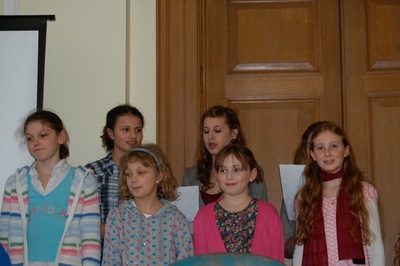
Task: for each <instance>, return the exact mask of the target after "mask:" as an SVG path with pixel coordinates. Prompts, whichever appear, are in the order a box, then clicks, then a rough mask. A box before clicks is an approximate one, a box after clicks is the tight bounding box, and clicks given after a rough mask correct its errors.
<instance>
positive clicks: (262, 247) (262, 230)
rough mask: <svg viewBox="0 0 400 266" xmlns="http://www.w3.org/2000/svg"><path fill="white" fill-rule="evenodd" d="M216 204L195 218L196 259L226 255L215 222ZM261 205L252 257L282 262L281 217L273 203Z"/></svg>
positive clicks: (259, 201) (260, 201) (261, 203)
mask: <svg viewBox="0 0 400 266" xmlns="http://www.w3.org/2000/svg"><path fill="white" fill-rule="evenodd" d="M220 200H221V199H220ZM218 201H219V200H218ZM218 201H217V202H218ZM217 202H214V203H210V204H207V205H206V206H204V207H202V208H200V210H199V211H198V213H197V214H196V217H195V218H194V225H193V226H194V228H193V230H194V233H193V237H194V254H195V255H201V254H209V253H226V252H227V250H226V248H225V245H224V242H223V240H222V238H221V235H220V233H219V231H218V228H217V223H216V222H215V215H214V206H215V204H216V203H217ZM258 203H259V205H258V214H257V221H256V229H255V232H254V239H253V244H252V247H251V252H250V253H251V254H255V255H262V256H265V257H268V258H270V259H274V260H277V261H280V262H283V261H284V240H283V230H282V222H281V220H280V218H279V214H278V212H277V211H276V209H275V207H274V206H273V205H271V204H270V203H268V202H265V201H262V200H258Z"/></svg>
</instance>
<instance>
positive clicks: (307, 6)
mask: <svg viewBox="0 0 400 266" xmlns="http://www.w3.org/2000/svg"><path fill="white" fill-rule="evenodd" d="M204 12H205V13H204V14H205V27H204V33H205V34H204V48H205V49H204V53H205V60H204V61H205V65H204V73H205V78H204V80H205V96H206V97H205V98H206V101H205V105H206V107H209V106H212V105H215V104H227V105H231V106H233V107H234V108H236V109H237V110H238V112H239V115H240V118H241V123H242V127H243V131H244V134H245V137H246V139H247V141H248V143H249V147H250V148H254V149H255V153H256V154H257V159H258V160H259V161H260V163H261V164H262V165H263V167H264V168H265V171H266V178H267V189H268V194H269V200H270V201H271V202H272V203H273V204H274V205H275V207H276V208H277V209H278V210H279V209H280V205H281V199H282V195H281V183H280V176H279V168H278V166H279V163H291V162H292V161H293V154H294V151H295V149H296V147H297V145H298V143H299V140H300V137H301V135H302V131H301V130H305V129H306V127H307V126H308V125H309V124H310V123H312V122H314V121H315V120H318V119H325V120H333V121H335V122H337V123H339V124H341V122H342V106H341V91H340V79H341V77H340V38H339V16H338V14H339V11H338V2H337V1H235V0H223V1H215V0H205V6H204ZM332 13H333V15H332ZM326 32H329V38H326V36H325V34H326ZM324 37H325V39H324ZM299 114H302V115H299Z"/></svg>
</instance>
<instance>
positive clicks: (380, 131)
mask: <svg viewBox="0 0 400 266" xmlns="http://www.w3.org/2000/svg"><path fill="white" fill-rule="evenodd" d="M342 14H343V15H342V18H343V23H342V25H343V39H344V42H343V51H344V52H343V55H344V56H343V59H342V60H343V94H344V96H345V97H344V111H345V117H344V122H345V128H346V130H347V132H348V135H349V138H350V140H351V142H352V145H353V147H352V148H353V150H354V152H355V154H356V157H357V162H358V164H359V166H360V168H361V169H362V170H363V171H364V172H365V176H366V177H367V179H368V180H369V181H371V182H372V183H373V184H374V185H375V186H376V188H377V190H378V193H379V196H380V199H379V206H380V215H381V223H382V232H383V237H384V245H385V253H386V263H385V264H386V265H391V264H392V261H393V257H394V243H395V240H396V238H397V236H398V234H399V232H400V209H399V208H398V204H399V203H400V194H399V193H398V191H399V188H400V181H399V180H400V166H399V162H400V153H399V147H400V141H399V139H400V138H399V137H400V123H399V117H400V46H399V43H400V31H399V28H400V2H399V1H396V0H382V1H378V0H354V1H343V13H342Z"/></svg>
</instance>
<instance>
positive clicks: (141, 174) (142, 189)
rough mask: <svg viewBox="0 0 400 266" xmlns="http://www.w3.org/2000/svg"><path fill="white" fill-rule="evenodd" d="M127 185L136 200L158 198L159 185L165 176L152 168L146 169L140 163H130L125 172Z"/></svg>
mask: <svg viewBox="0 0 400 266" xmlns="http://www.w3.org/2000/svg"><path fill="white" fill-rule="evenodd" d="M125 178H126V184H127V186H128V189H129V191H130V193H131V194H132V195H133V196H134V197H135V199H147V198H154V197H157V184H158V183H159V182H161V180H162V178H163V176H162V174H161V173H157V171H156V170H154V169H153V168H152V167H146V166H144V165H143V164H142V163H140V162H137V161H136V162H133V163H131V162H129V163H128V164H127V169H126V170H125Z"/></svg>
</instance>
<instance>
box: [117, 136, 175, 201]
mask: <svg viewBox="0 0 400 266" xmlns="http://www.w3.org/2000/svg"><path fill="white" fill-rule="evenodd" d="M134 162H140V163H141V164H143V165H144V166H145V167H151V168H153V169H154V171H155V172H156V173H163V179H162V180H161V181H160V182H159V183H158V186H157V196H158V198H159V199H166V200H169V201H173V200H176V199H177V198H178V194H177V188H178V181H177V180H176V178H175V176H174V175H173V174H172V171H171V167H170V164H169V161H168V160H167V158H166V157H165V155H164V153H163V152H162V150H161V148H160V147H159V146H157V145H156V144H145V145H141V146H139V147H137V148H134V149H132V150H131V151H129V152H128V153H126V154H125V155H124V156H122V158H121V161H120V177H119V200H120V202H122V201H125V200H129V199H133V198H134V197H133V195H132V194H131V193H130V191H129V188H128V185H127V183H126V176H125V171H126V169H127V168H128V164H129V163H134Z"/></svg>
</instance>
